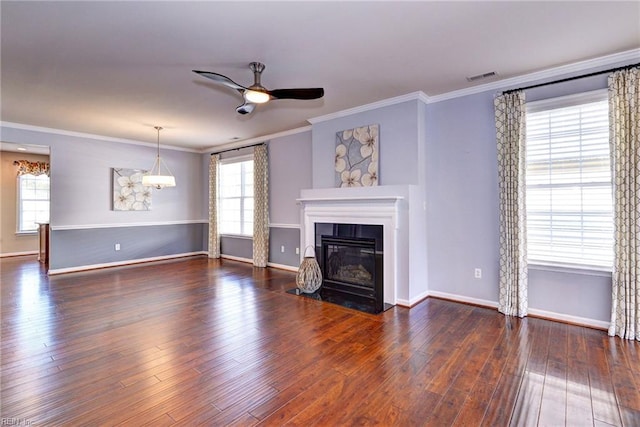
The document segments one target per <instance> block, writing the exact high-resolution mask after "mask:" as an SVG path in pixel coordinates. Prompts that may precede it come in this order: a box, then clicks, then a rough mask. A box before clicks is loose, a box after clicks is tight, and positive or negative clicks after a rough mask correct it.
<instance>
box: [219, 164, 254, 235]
mask: <svg viewBox="0 0 640 427" xmlns="http://www.w3.org/2000/svg"><path fill="white" fill-rule="evenodd" d="M218 206H219V208H218V209H219V218H220V220H219V221H220V222H219V224H220V233H221V234H238V235H246V236H250V235H252V234H253V160H246V161H236V162H226V163H222V164H221V165H220V179H219V201H218Z"/></svg>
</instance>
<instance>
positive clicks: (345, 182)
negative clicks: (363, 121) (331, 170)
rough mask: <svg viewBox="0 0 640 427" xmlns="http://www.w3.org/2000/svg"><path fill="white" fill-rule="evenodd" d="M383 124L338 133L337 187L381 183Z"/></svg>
mask: <svg viewBox="0 0 640 427" xmlns="http://www.w3.org/2000/svg"><path fill="white" fill-rule="evenodd" d="M379 128H380V126H379V125H368V126H362V127H357V128H354V129H348V130H343V131H341V132H338V133H336V159H335V170H336V187H371V186H375V185H378V149H379Z"/></svg>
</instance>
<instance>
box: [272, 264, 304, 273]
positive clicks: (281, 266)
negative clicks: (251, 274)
mask: <svg viewBox="0 0 640 427" xmlns="http://www.w3.org/2000/svg"><path fill="white" fill-rule="evenodd" d="M267 266H268V267H273V268H277V269H279V270H287V271H293V272H294V273H297V272H298V268H299V267H294V266H292V265H286V264H276V263H275V262H268V263H267Z"/></svg>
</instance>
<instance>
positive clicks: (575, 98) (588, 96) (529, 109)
mask: <svg viewBox="0 0 640 427" xmlns="http://www.w3.org/2000/svg"><path fill="white" fill-rule="evenodd" d="M607 98H608V90H607V89H597V90H593V91H589V92H581V93H576V94H572V95H566V96H560V97H555V98H548V99H541V100H538V101H532V102H527V103H526V113H527V114H529V113H536V112H540V111H545V110H550V109H559V108H565V107H571V106H576V105H580V104H587V103H590V102H599V101H604V100H606V99H607ZM612 179H614V178H613V177H612ZM612 250H613V248H612ZM527 266H528V267H529V268H530V269H532V270H541V271H551V272H558V273H572V274H582V275H589V276H601V277H610V276H611V272H612V270H613V268H612V267H602V266H596V265H587V264H570V263H551V262H542V261H533V262H528V263H527Z"/></svg>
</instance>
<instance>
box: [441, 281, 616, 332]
mask: <svg viewBox="0 0 640 427" xmlns="http://www.w3.org/2000/svg"><path fill="white" fill-rule="evenodd" d="M429 296H430V297H436V298H443V299H448V300H451V301H458V302H463V303H468V304H474V305H479V306H483V307H489V308H495V309H496V310H497V309H498V303H497V302H495V301H489V300H485V299H479V298H472V297H467V296H463V295H457V294H450V293H447V292H439V291H429ZM528 311H529V315H531V316H532V317H541V318H544V319H548V320H555V321H558V322H562V323H571V324H573V325H579V326H587V327H589V328H595V329H604V330H607V329H609V322H604V321H602V320H596V319H588V318H585V317H578V316H571V315H569V314H563V313H556V312H553V311H546V310H540V309H537V308H529V310H528Z"/></svg>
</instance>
